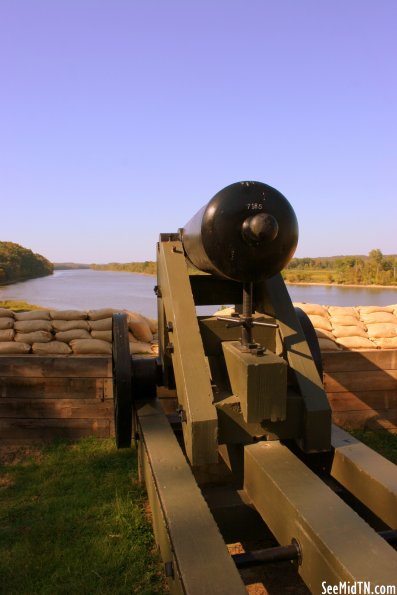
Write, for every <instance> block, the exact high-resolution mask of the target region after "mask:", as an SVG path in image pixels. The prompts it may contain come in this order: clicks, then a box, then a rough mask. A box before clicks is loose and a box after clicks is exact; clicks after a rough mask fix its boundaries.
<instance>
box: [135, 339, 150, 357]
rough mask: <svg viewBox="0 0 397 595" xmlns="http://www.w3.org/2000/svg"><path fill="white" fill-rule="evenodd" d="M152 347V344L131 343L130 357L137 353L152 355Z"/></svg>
mask: <svg viewBox="0 0 397 595" xmlns="http://www.w3.org/2000/svg"><path fill="white" fill-rule="evenodd" d="M151 352H152V346H151V344H150V343H140V342H139V343H130V355H133V354H136V353H151Z"/></svg>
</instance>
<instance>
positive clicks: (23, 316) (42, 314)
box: [15, 310, 51, 320]
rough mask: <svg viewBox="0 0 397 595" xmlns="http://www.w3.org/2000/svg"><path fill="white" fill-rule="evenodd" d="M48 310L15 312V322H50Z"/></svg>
mask: <svg viewBox="0 0 397 595" xmlns="http://www.w3.org/2000/svg"><path fill="white" fill-rule="evenodd" d="M50 319H51V317H50V312H49V311H48V310H30V311H29V312H15V320H50Z"/></svg>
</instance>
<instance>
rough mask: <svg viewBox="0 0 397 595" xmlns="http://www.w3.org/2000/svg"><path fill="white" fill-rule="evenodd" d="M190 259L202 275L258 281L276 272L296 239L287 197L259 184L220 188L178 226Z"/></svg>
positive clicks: (290, 252)
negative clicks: (182, 224)
mask: <svg viewBox="0 0 397 595" xmlns="http://www.w3.org/2000/svg"><path fill="white" fill-rule="evenodd" d="M181 238H182V243H183V247H184V250H185V253H186V256H187V258H188V260H189V261H190V262H191V264H192V265H193V266H194V267H195V268H197V269H199V270H201V271H204V272H206V273H211V274H213V275H215V276H217V277H222V278H226V279H232V280H234V281H242V282H258V281H263V280H264V279H267V278H269V277H273V275H275V274H276V273H279V272H280V271H281V270H282V269H283V268H284V267H285V266H286V265H287V264H288V262H289V261H290V259H291V258H292V256H293V254H294V252H295V249H296V245H297V243H298V222H297V219H296V216H295V213H294V210H293V208H292V207H291V205H290V203H289V202H288V200H287V199H286V198H285V196H283V195H282V194H281V193H280V192H278V190H276V189H275V188H272V187H271V186H268V185H267V184H263V183H261V182H237V183H235V184H231V185H230V186H227V187H226V188H224V189H223V190H221V191H220V192H218V193H217V194H216V195H215V196H214V197H213V198H212V199H211V200H210V201H209V203H208V204H207V205H206V206H204V207H203V208H202V209H200V210H199V211H198V212H197V213H196V215H194V217H192V219H191V220H190V221H189V222H188V223H187V224H186V225H185V226H184V227H183V228H182V230H181Z"/></svg>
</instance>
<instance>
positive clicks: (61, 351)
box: [32, 341, 72, 355]
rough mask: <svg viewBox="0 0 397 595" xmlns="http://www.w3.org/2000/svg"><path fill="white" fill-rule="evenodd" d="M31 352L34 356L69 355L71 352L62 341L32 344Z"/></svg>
mask: <svg viewBox="0 0 397 595" xmlns="http://www.w3.org/2000/svg"><path fill="white" fill-rule="evenodd" d="M32 352H33V353H35V354H36V355H69V354H70V353H72V350H71V349H70V347H69V345H67V344H66V343H64V342H62V341H50V342H49V343H33V345H32Z"/></svg>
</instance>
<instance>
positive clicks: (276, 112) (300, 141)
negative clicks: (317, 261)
mask: <svg viewBox="0 0 397 595" xmlns="http://www.w3.org/2000/svg"><path fill="white" fill-rule="evenodd" d="M396 30H397V2H396V0H376V1H375V0H371V1H370V0H332V2H331V1H330V0H324V1H323V0H277V1H275V0H272V1H270V0H241V1H240V0H210V1H208V0H197V1H196V0H167V1H165V0H164V1H163V0H139V1H138V0H56V1H55V0H0V85H1V87H0V193H1V206H0V239H1V240H7V241H13V242H17V243H20V244H22V245H24V246H26V247H29V248H31V249H32V250H34V251H35V252H39V253H41V254H43V255H45V256H46V257H47V258H49V259H50V260H53V261H67V260H69V261H79V262H110V261H122V262H126V261H131V260H153V259H154V258H155V243H156V241H157V238H158V234H159V233H160V232H165V231H176V230H177V229H178V228H179V227H181V226H182V225H183V224H184V223H185V222H186V221H187V220H188V219H190V217H191V216H192V215H193V214H194V213H195V212H196V211H197V210H198V209H199V208H200V207H201V206H202V205H204V204H205V203H206V202H207V201H208V200H209V199H210V198H211V197H212V196H213V195H214V194H215V193H216V192H217V191H218V190H220V189H221V188H223V187H224V186H226V185H228V184H230V183H232V182H236V181H239V180H245V179H253V180H260V181H262V182H265V183H267V184H270V185H271V186H274V187H276V188H277V189H278V190H280V191H281V192H282V193H283V194H284V195H285V196H286V197H287V198H288V200H289V201H290V202H291V204H292V205H293V207H294V209H295V211H296V214H297V217H298V220H299V224H300V241H299V246H298V249H297V252H296V255H297V256H320V255H335V254H367V253H368V252H369V250H371V249H372V248H380V249H381V250H382V252H383V253H384V254H390V253H396V252H397V242H396V240H395V238H396V236H397V206H396V205H397V200H396V198H397V82H396V80H397V67H396V58H397V35H396Z"/></svg>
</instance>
